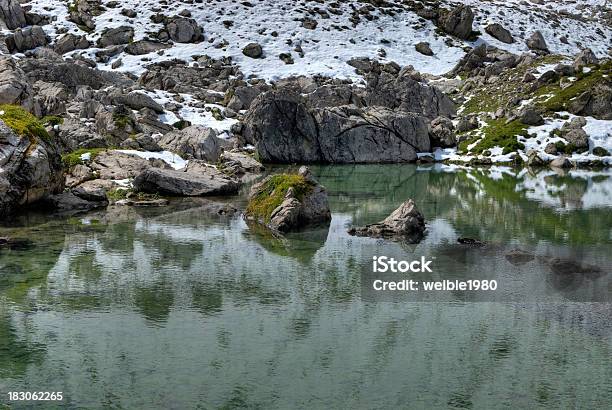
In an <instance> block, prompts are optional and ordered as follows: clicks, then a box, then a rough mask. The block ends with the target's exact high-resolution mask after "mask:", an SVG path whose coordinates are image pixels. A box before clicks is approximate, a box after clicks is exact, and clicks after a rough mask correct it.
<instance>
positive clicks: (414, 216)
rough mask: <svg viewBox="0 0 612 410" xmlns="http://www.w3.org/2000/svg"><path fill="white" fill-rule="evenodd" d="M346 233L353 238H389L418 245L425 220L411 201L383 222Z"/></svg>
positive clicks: (423, 230)
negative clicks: (353, 236)
mask: <svg viewBox="0 0 612 410" xmlns="http://www.w3.org/2000/svg"><path fill="white" fill-rule="evenodd" d="M348 233H349V234H350V235H355V236H369V237H373V238H390V239H397V240H401V241H406V242H409V243H418V242H420V241H421V239H423V235H424V233H425V218H424V217H423V214H421V212H420V211H419V210H418V209H417V207H416V205H415V203H414V201H413V200H412V199H409V200H407V201H406V202H404V203H403V204H402V205H400V207H399V208H397V209H396V210H395V211H393V212H392V213H391V215H389V216H388V217H386V218H385V219H384V220H383V221H381V222H379V223H375V224H370V225H366V226H364V227H360V228H351V229H349V231H348Z"/></svg>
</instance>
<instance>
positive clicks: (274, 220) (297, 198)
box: [245, 167, 331, 232]
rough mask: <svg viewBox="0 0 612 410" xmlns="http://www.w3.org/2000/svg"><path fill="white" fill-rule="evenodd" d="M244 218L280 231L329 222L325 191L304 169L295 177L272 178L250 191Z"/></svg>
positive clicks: (274, 176) (286, 175)
mask: <svg viewBox="0 0 612 410" xmlns="http://www.w3.org/2000/svg"><path fill="white" fill-rule="evenodd" d="M245 218H246V219H247V220H248V221H253V222H257V223H258V224H261V225H264V226H266V227H268V228H269V229H271V230H273V231H279V232H289V231H295V230H299V229H301V228H304V227H305V226H308V225H316V224H322V223H326V222H329V221H330V220H331V211H330V209H329V202H328V199H327V191H326V190H325V188H324V187H323V186H321V185H320V184H319V183H318V182H317V181H316V180H315V179H314V177H313V176H312V174H311V173H310V170H309V169H308V168H307V167H301V168H300V170H299V173H298V174H297V175H290V174H280V175H272V176H269V177H267V178H266V179H264V180H263V181H262V182H260V183H258V184H256V185H255V186H253V188H252V189H251V193H250V195H249V204H248V206H247V209H246V212H245Z"/></svg>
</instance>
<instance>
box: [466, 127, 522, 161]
mask: <svg viewBox="0 0 612 410" xmlns="http://www.w3.org/2000/svg"><path fill="white" fill-rule="evenodd" d="M527 127H528V126H527V125H525V124H523V123H522V122H520V121H519V120H514V121H511V122H509V123H506V120H505V119H504V118H502V119H498V120H489V121H488V122H487V125H486V126H485V127H483V128H481V129H480V132H481V135H480V136H475V137H472V138H470V139H467V140H465V141H463V142H461V143H460V144H459V150H460V151H461V152H467V151H468V150H467V147H468V146H469V145H470V144H473V143H474V142H476V141H478V140H479V139H480V142H478V144H476V146H474V147H473V148H472V150H471V151H470V152H471V153H473V154H483V153H484V152H485V151H488V150H490V149H492V148H495V147H498V146H499V147H501V148H503V152H502V154H504V155H506V154H509V153H511V152H516V151H518V150H519V149H524V148H525V145H523V144H522V143H520V142H519V141H518V138H517V136H523V137H527V136H528V133H527Z"/></svg>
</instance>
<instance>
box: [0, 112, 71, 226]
mask: <svg viewBox="0 0 612 410" xmlns="http://www.w3.org/2000/svg"><path fill="white" fill-rule="evenodd" d="M63 182H64V178H63V174H62V160H61V157H60V155H59V150H58V149H57V147H55V146H54V145H52V144H50V143H47V142H45V141H43V140H42V139H39V138H34V137H31V138H30V137H22V136H19V135H17V134H15V133H14V132H13V131H12V130H11V129H10V128H9V127H7V126H6V125H5V124H4V122H3V121H0V215H2V216H4V215H7V214H10V213H12V212H15V211H16V210H17V209H19V207H20V206H23V205H28V204H31V203H33V202H36V201H38V200H40V199H42V198H44V197H46V196H48V195H50V194H52V193H56V192H59V191H61V189H62V188H63Z"/></svg>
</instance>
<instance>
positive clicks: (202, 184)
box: [133, 163, 239, 196]
mask: <svg viewBox="0 0 612 410" xmlns="http://www.w3.org/2000/svg"><path fill="white" fill-rule="evenodd" d="M196 167H197V168H196ZM133 186H134V189H135V190H136V191H137V192H145V193H151V194H156V193H157V194H161V195H168V196H206V195H231V194H235V193H236V192H237V191H238V188H239V184H238V183H237V182H236V181H235V180H233V179H231V178H228V177H227V176H226V175H225V174H223V173H221V172H219V171H217V170H216V169H215V168H213V167H210V166H206V165H201V166H198V164H197V163H196V164H195V165H192V163H190V164H189V167H187V168H186V169H185V170H180V171H177V170H173V169H158V168H149V169H146V170H144V171H143V172H142V173H141V174H140V175H138V176H137V177H136V178H135V179H134V181H133Z"/></svg>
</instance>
